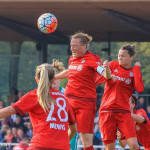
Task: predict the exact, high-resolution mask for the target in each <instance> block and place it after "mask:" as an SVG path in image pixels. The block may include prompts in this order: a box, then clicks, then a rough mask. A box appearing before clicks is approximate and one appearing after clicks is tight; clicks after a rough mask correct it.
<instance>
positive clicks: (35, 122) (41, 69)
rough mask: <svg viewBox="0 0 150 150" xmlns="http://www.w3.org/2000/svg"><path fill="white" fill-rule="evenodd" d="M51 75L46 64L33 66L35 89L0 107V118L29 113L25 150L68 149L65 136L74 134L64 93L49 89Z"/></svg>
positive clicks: (71, 115)
mask: <svg viewBox="0 0 150 150" xmlns="http://www.w3.org/2000/svg"><path fill="white" fill-rule="evenodd" d="M54 74H55V71H54V69H53V67H52V66H51V65H49V64H42V65H40V66H37V68H36V75H35V79H36V81H37V83H38V88H37V89H36V90H33V91H30V92H28V93H27V94H26V95H24V96H23V97H22V98H20V99H19V100H18V101H17V102H16V103H15V104H13V105H12V106H9V107H6V108H4V109H1V110H0V118H4V117H7V116H10V115H12V114H15V113H18V114H20V115H23V114H24V113H26V112H29V115H30V118H31V122H32V126H33V137H32V139H31V145H30V147H29V148H28V149H29V150H45V149H46V150H51V149H53V150H55V149H60V150H70V144H69V138H70V139H71V138H72V137H73V136H74V135H72V132H71V131H74V130H75V129H76V123H75V117H74V115H73V112H72V109H71V107H70V105H69V103H68V101H67V100H66V98H65V96H64V95H63V94H62V93H61V92H59V91H58V90H55V89H53V88H51V86H52V81H53V78H54ZM68 123H69V124H70V125H69V126H70V127H69V129H70V132H69V133H70V134H69V137H68Z"/></svg>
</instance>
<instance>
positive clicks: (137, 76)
mask: <svg viewBox="0 0 150 150" xmlns="http://www.w3.org/2000/svg"><path fill="white" fill-rule="evenodd" d="M140 67H141V64H140V62H136V63H135V66H134V68H133V73H134V88H135V90H136V91H137V92H138V93H142V92H143V91H144V83H143V80H142V74H141V71H140Z"/></svg>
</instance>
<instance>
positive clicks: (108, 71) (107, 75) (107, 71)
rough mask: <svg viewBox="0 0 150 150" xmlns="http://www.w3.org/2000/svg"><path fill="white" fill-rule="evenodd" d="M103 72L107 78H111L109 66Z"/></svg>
mask: <svg viewBox="0 0 150 150" xmlns="http://www.w3.org/2000/svg"><path fill="white" fill-rule="evenodd" d="M102 74H103V76H104V77H105V78H106V79H111V72H110V70H109V68H107V69H105V70H104V71H103V73H102Z"/></svg>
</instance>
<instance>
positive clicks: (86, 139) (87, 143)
mask: <svg viewBox="0 0 150 150" xmlns="http://www.w3.org/2000/svg"><path fill="white" fill-rule="evenodd" d="M80 134H81V140H82V143H83V146H84V148H89V147H91V149H89V150H93V134H91V133H83V132H81V133H80Z"/></svg>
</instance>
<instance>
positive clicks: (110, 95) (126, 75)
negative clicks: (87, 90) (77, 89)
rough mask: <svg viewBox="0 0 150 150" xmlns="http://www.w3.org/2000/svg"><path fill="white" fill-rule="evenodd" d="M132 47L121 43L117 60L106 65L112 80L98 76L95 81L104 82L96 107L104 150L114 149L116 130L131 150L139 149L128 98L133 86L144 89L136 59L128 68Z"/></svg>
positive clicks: (132, 55) (131, 57)
mask: <svg viewBox="0 0 150 150" xmlns="http://www.w3.org/2000/svg"><path fill="white" fill-rule="evenodd" d="M134 55H135V49H134V46H131V45H124V46H123V47H121V48H120V50H119V53H118V61H111V62H110V63H109V68H110V70H111V74H112V80H106V79H102V78H100V79H99V81H97V83H101V82H104V81H106V83H105V89H104V95H103V98H102V102H101V106H100V109H99V113H100V115H99V126H100V131H101V134H102V140H103V142H104V145H105V148H106V150H115V140H116V139H117V135H116V133H117V129H118V130H120V131H121V132H122V133H123V135H124V136H125V138H126V140H127V142H128V144H129V147H130V149H131V150H137V149H138V148H139V146H138V143H137V138H136V133H135V128H134V124H133V121H132V117H131V113H130V106H129V97H130V96H131V95H132V94H133V90H134V89H135V90H136V91H137V92H139V93H141V92H143V90H144V84H143V81H142V74H141V72H140V66H141V64H140V62H136V63H135V66H134V67H131V61H132V60H133V59H134Z"/></svg>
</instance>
